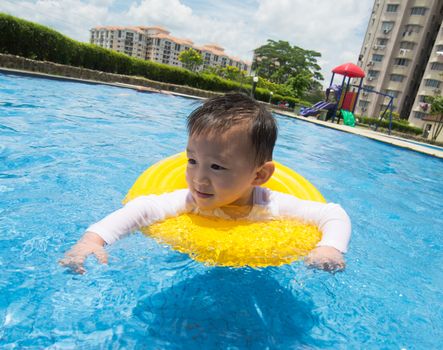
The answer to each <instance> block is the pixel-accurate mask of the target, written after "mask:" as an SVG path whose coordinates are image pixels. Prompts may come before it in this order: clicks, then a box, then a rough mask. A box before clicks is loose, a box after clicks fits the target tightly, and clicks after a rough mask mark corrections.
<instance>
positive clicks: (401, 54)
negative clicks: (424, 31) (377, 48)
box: [398, 49, 415, 60]
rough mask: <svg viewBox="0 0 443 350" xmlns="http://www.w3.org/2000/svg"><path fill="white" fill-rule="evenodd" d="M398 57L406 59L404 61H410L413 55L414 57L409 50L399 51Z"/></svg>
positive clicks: (412, 52)
mask: <svg viewBox="0 0 443 350" xmlns="http://www.w3.org/2000/svg"><path fill="white" fill-rule="evenodd" d="M398 57H399V58H406V59H410V60H412V59H413V58H414V57H415V55H414V51H413V50H410V49H400V51H399V53H398Z"/></svg>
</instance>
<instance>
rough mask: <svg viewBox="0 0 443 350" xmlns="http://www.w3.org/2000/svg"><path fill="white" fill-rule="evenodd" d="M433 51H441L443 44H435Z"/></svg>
mask: <svg viewBox="0 0 443 350" xmlns="http://www.w3.org/2000/svg"><path fill="white" fill-rule="evenodd" d="M435 51H436V52H441V51H443V45H436V46H435Z"/></svg>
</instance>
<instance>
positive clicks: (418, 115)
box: [414, 112, 427, 119]
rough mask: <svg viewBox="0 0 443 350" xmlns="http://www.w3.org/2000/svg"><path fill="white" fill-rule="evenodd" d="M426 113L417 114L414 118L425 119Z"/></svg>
mask: <svg viewBox="0 0 443 350" xmlns="http://www.w3.org/2000/svg"><path fill="white" fill-rule="evenodd" d="M426 115H427V114H426V113H423V112H415V115H414V117H415V118H417V119H423V118H424V117H426Z"/></svg>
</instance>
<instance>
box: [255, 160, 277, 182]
mask: <svg viewBox="0 0 443 350" xmlns="http://www.w3.org/2000/svg"><path fill="white" fill-rule="evenodd" d="M274 170H275V164H274V162H272V161H269V162H266V163H265V164H263V165H262V166H261V167H260V168H259V169H258V170H257V173H256V177H255V179H254V181H253V182H252V184H253V185H254V186H261V185H263V184H264V183H265V182H267V181H268V180H269V179H270V178H271V176H272V174H274Z"/></svg>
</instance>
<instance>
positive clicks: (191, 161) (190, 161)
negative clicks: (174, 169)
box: [188, 158, 197, 165]
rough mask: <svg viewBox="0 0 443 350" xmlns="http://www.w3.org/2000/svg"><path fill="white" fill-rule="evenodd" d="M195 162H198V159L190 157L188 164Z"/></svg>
mask: <svg viewBox="0 0 443 350" xmlns="http://www.w3.org/2000/svg"><path fill="white" fill-rule="evenodd" d="M195 163H197V162H196V161H195V159H192V158H189V159H188V164H192V165H193V164H195Z"/></svg>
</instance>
